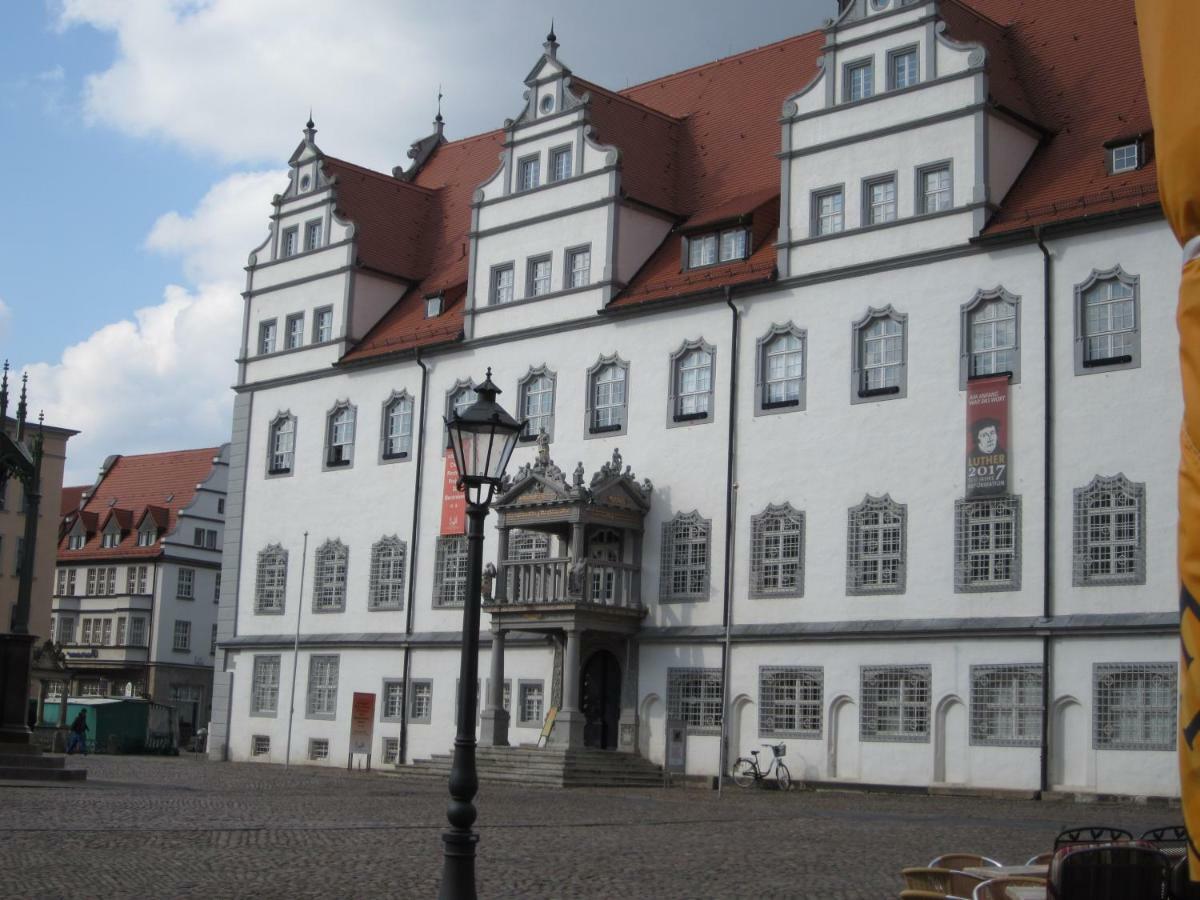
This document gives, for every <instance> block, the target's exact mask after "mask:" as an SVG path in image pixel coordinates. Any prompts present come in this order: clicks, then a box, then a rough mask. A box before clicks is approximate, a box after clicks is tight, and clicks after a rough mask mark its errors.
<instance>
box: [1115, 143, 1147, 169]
mask: <svg viewBox="0 0 1200 900" xmlns="http://www.w3.org/2000/svg"><path fill="white" fill-rule="evenodd" d="M1109 152H1110V153H1111V156H1110V157H1109V162H1110V165H1111V170H1112V174H1114V175H1116V174H1117V173H1119V172H1132V171H1133V170H1134V169H1136V168H1137V167H1138V165H1139V163H1140V154H1139V153H1138V144H1137V142H1136V141H1134V142H1133V143H1131V144H1121V145H1120V146H1117V147H1113V148H1112V150H1111V151H1109Z"/></svg>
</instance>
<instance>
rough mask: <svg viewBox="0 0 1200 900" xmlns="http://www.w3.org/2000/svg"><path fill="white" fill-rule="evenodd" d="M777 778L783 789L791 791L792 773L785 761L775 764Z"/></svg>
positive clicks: (780, 787)
mask: <svg viewBox="0 0 1200 900" xmlns="http://www.w3.org/2000/svg"><path fill="white" fill-rule="evenodd" d="M775 780H776V781H777V782H778V783H779V789H780V790H781V791H790V790H791V789H792V773H791V772H789V771H788V767H787V766H785V765H784V764H783V763H778V764H776V766H775Z"/></svg>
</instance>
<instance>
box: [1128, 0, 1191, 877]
mask: <svg viewBox="0 0 1200 900" xmlns="http://www.w3.org/2000/svg"><path fill="white" fill-rule="evenodd" d="M1137 19H1138V34H1139V37H1140V38H1141V45H1142V65H1143V68H1144V70H1145V73H1146V92H1147V94H1148V96H1149V98H1150V115H1151V118H1152V120H1153V122H1154V157H1155V160H1156V163H1157V166H1158V189H1159V194H1160V196H1161V198H1162V204H1163V211H1164V213H1165V214H1166V217H1167V221H1168V222H1169V223H1170V224H1171V228H1172V230H1173V231H1174V232H1175V236H1176V238H1178V239H1179V243H1180V244H1184V243H1186V242H1187V241H1189V240H1191V239H1192V238H1193V237H1195V236H1196V235H1197V234H1200V49H1198V47H1200V2H1197V0H1137ZM1147 308H1148V307H1143V309H1147ZM1176 322H1177V324H1178V326H1179V356H1180V371H1181V373H1182V376H1183V404H1184V413H1183V429H1182V432H1181V434H1180V450H1181V453H1180V457H1181V458H1180V468H1179V577H1180V582H1181V591H1180V618H1179V630H1180V640H1181V647H1180V649H1181V655H1182V659H1183V665H1182V669H1181V671H1182V678H1181V684H1180V689H1181V690H1180V694H1181V696H1180V709H1179V725H1180V731H1179V777H1180V789H1181V791H1182V794H1183V814H1184V820H1185V822H1186V823H1187V828H1188V834H1189V836H1193V837H1191V838H1190V839H1189V841H1188V869H1189V875H1190V877H1191V879H1192V881H1193V882H1198V881H1200V855H1198V854H1197V852H1196V843H1197V840H1196V838H1197V837H1200V606H1197V605H1196V601H1197V600H1200V452H1198V451H1197V448H1198V447H1200V259H1195V260H1192V261H1191V262H1189V263H1188V264H1187V265H1186V266H1185V267H1184V270H1183V279H1182V281H1181V283H1180V288H1179V310H1178V313H1177V316H1176Z"/></svg>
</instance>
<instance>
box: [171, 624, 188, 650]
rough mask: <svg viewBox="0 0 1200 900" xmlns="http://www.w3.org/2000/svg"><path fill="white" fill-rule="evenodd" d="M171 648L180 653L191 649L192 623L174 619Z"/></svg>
mask: <svg viewBox="0 0 1200 900" xmlns="http://www.w3.org/2000/svg"><path fill="white" fill-rule="evenodd" d="M171 649H172V650H177V651H179V652H180V653H187V652H188V651H189V650H191V649H192V623H191V622H187V621H185V620H183V619H176V620H175V632H174V639H173V640H172V643H171Z"/></svg>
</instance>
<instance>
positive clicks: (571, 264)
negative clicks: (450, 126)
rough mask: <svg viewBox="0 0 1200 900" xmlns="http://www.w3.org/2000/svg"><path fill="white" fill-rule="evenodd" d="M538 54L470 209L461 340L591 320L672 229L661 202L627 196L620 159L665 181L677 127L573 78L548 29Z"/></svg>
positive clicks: (634, 193) (625, 169)
mask: <svg viewBox="0 0 1200 900" xmlns="http://www.w3.org/2000/svg"><path fill="white" fill-rule="evenodd" d="M543 49H544V52H543V53H542V55H541V57H540V58H539V59H538V61H537V63H536V64H535V65H534V67H533V69H532V70H531V71H530V72H529V74H528V75H527V76H526V78H525V88H526V90H525V92H524V103H523V106H522V108H521V110H520V112H519V114H518V115H517V117H516V118H514V119H509V120H506V121H505V123H504V141H503V148H502V151H501V153H500V165H499V167H498V168H497V170H496V172H495V174H494V175H493V176H492V177H491V178H489V179H488V180H487V181H486V182H484V183H483V184H482V185H480V187H479V189H478V190H477V191H476V192H475V196H474V198H473V201H472V209H471V231H470V243H471V262H470V269H469V273H468V288H467V298H466V305H465V310H464V312H465V316H466V321H465V324H464V330H465V332H466V335H467V336H468V337H483V336H486V335H492V334H497V333H501V332H508V331H514V330H518V329H521V328H528V327H535V326H539V325H546V324H550V323H553V322H559V321H563V320H567V319H574V318H582V317H585V316H589V315H592V314H594V313H596V312H598V311H599V310H601V309H603V307H604V306H605V305H606V304H607V303H608V302H609V301H610V300H611V299H612V298H613V297H614V296H615V295H616V294H617V293H618V292H619V291H620V289H621V288H622V287H623V286H624V285H625V284H626V283H627V282H628V281H629V280H630V279H631V278H632V277H633V275H634V273H636V271H637V270H638V268H640V266H641V265H642V264H643V263H644V262H645V260H646V259H647V258H648V257H649V256H650V254H651V253H652V252H653V251H654V250H655V249H656V248H657V247H658V245H659V244H660V243H661V241H662V239H663V237H664V236H665V235H666V234H667V232H668V231H669V230H670V228H671V227H672V225H673V224H674V221H675V216H674V214H673V213H672V211H671V210H670V209H669V208H668V206H669V204H668V203H661V204H660V203H658V202H655V201H656V198H654V197H648V196H644V195H645V194H646V192H644V191H637V190H631V189H630V187H631V186H630V182H629V175H630V172H629V169H628V163H629V160H630V158H631V156H635V155H636V157H637V158H638V159H639V161H640V162H641V163H642V165H641V166H640V167H639V168H642V169H646V170H648V171H654V172H655V174H656V175H658V176H660V177H661V180H662V181H666V182H670V180H671V176H672V174H673V167H672V165H671V163H670V161H669V155H670V154H671V153H672V152H673V149H674V143H675V141H674V140H673V139H672V132H673V131H674V130H675V129H676V128H677V122H676V120H674V119H672V118H671V117H669V116H667V115H665V114H663V113H661V112H659V111H656V110H652V109H650V108H648V107H644V106H642V105H641V104H638V103H636V102H635V101H632V100H629V99H628V98H625V97H622V96H620V95H617V94H613V93H610V92H608V91H605V90H603V89H602V88H598V87H596V86H594V85H590V84H587V83H586V82H583V81H581V80H579V79H577V78H575V76H574V75H573V74H572V72H571V70H570V69H569V68H568V67H567V66H566V65H565V64H564V63H563V62H562V60H560V59H559V57H558V41H557V39H556V37H555V35H554V32H553V30H551V32H550V34H549V35H548V36H547V39H546V42H545V44H544V45H543ZM635 123H636V124H635ZM638 127H642V128H643V129H644V131H643V132H642V133H638V132H637V131H636V129H637V128H638ZM635 136H636V137H637V138H638V139H639V141H638V144H639V145H638V146H636V147H635V146H632V141H633V138H634V137H635ZM626 139H627V140H626ZM623 143H624V144H629V145H628V146H619V145H620V144H623ZM649 157H654V158H655V159H653V160H651V159H649ZM655 162H659V163H660V164H659V165H657V166H656V165H655V164H654V163H655ZM668 190H669V189H668ZM638 194H642V195H643V196H637V195H638Z"/></svg>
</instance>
